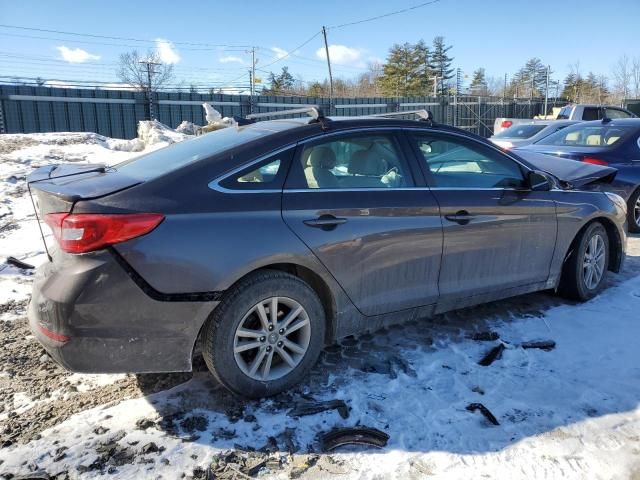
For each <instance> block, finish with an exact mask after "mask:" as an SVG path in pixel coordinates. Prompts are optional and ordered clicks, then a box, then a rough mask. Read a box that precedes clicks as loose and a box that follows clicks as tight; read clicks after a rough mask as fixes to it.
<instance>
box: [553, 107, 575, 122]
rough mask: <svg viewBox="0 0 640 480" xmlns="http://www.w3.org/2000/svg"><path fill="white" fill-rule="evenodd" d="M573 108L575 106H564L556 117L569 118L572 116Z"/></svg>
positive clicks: (559, 118) (560, 118)
mask: <svg viewBox="0 0 640 480" xmlns="http://www.w3.org/2000/svg"><path fill="white" fill-rule="evenodd" d="M571 110H573V107H562V109H561V110H560V113H558V116H557V117H556V118H557V119H558V120H569V119H570V118H571Z"/></svg>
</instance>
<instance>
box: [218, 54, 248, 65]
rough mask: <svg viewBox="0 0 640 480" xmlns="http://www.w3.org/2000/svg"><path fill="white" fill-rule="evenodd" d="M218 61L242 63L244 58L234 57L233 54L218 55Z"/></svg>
mask: <svg viewBox="0 0 640 480" xmlns="http://www.w3.org/2000/svg"><path fill="white" fill-rule="evenodd" d="M218 61H219V62H220V63H242V64H244V60H242V59H241V58H240V57H234V56H233V55H227V56H226V57H220V58H219V59H218Z"/></svg>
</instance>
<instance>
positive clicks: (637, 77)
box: [631, 57, 640, 98]
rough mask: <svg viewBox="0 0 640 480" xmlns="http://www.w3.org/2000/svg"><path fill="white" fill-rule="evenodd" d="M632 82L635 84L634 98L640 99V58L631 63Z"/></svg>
mask: <svg viewBox="0 0 640 480" xmlns="http://www.w3.org/2000/svg"><path fill="white" fill-rule="evenodd" d="M631 77H632V78H631V80H632V82H633V96H634V97H635V98H640V57H635V58H634V59H633V62H631Z"/></svg>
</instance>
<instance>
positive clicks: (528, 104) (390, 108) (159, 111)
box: [0, 85, 564, 138]
mask: <svg viewBox="0 0 640 480" xmlns="http://www.w3.org/2000/svg"><path fill="white" fill-rule="evenodd" d="M150 100H151V102H149V99H147V96H146V94H145V93H144V92H132V91H123V90H102V89H96V90H91V89H71V88H50V87H33V86H23V85H2V86H0V133H33V132H69V131H74V132H78V131H80V132H82V131H84V132H96V133H99V134H102V135H105V136H108V137H114V138H134V137H135V136H136V131H137V125H138V122H139V121H140V120H148V119H149V117H150V116H153V117H154V118H157V119H158V120H159V121H160V122H162V123H164V124H166V125H169V126H170V127H172V128H175V127H177V126H178V125H179V124H180V123H181V122H182V121H184V120H187V121H189V122H193V123H195V124H197V125H206V123H207V122H206V120H205V117H204V109H203V108H202V104H203V103H204V102H207V103H210V104H211V105H213V106H214V107H215V108H216V109H217V110H218V111H219V112H220V113H221V114H222V115H223V116H226V117H232V116H245V115H247V114H249V113H260V112H267V111H272V110H286V109H287V108H300V107H304V106H307V105H320V106H321V107H322V108H323V109H324V111H325V112H328V114H329V115H336V116H355V115H368V114H373V113H384V112H396V111H407V110H416V109H422V108H424V109H427V110H431V112H432V113H433V116H434V120H435V121H437V122H441V123H446V124H448V125H454V126H458V127H460V128H464V129H466V130H469V131H472V132H474V133H477V134H479V135H483V136H489V135H491V134H492V129H493V123H494V120H495V119H496V118H497V117H515V118H532V117H533V116H534V115H538V114H542V113H543V109H544V100H542V99H517V100H514V99H501V98H493V97H455V96H451V97H401V98H398V97H368V98H366V97H364V98H336V99H334V102H333V105H331V106H330V100H329V98H326V97H297V96H256V97H253V98H251V97H250V96H248V95H223V94H201V93H177V92H176V93H174V92H158V93H154V94H153V96H152V98H151V99H150ZM562 104H564V103H562V102H555V101H553V102H550V103H549V108H551V107H552V106H559V105H562Z"/></svg>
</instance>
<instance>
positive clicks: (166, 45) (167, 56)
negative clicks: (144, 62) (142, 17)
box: [156, 38, 180, 65]
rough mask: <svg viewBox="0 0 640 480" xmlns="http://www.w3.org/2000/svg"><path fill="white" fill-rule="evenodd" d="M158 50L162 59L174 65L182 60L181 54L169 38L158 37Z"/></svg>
mask: <svg viewBox="0 0 640 480" xmlns="http://www.w3.org/2000/svg"><path fill="white" fill-rule="evenodd" d="M156 50H157V51H158V55H159V56H160V60H161V61H162V62H163V63H167V64H169V65H173V64H175V63H178V62H179V61H180V55H179V54H178V51H177V50H176V48H175V47H174V46H173V44H172V43H171V42H170V41H169V40H164V39H163V38H156Z"/></svg>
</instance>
